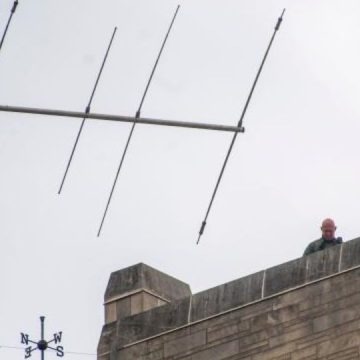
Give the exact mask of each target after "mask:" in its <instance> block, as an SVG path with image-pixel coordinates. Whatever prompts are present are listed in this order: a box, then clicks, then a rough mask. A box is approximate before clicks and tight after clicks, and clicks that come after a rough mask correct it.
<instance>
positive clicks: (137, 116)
mask: <svg viewBox="0 0 360 360" xmlns="http://www.w3.org/2000/svg"><path fill="white" fill-rule="evenodd" d="M179 9H180V5H178V6H177V8H176V11H175V14H174V16H173V18H172V20H171V23H170V26H169V29H168V31H167V33H166V36H165V38H164V41H163V43H162V45H161V48H160V51H159V54H158V56H157V58H156V61H155V64H154V66H153V69H152V71H151V74H150V77H149V80H148V82H147V84H146V87H145V90H144V93H143V96H142V98H141V101H140V104H139V108H138V110H137V111H136V114H135V121H134V123H133V125H132V127H131V130H130V133H129V136H128V139H127V141H126V144H125V148H124V151H123V153H122V156H121V160H120V163H119V166H118V169H117V172H116V175H115V179H114V182H113V186H112V188H111V191H110V195H109V198H108V201H107V204H106V207H105V211H104V214H103V217H102V219H101V223H100V227H99V231H98V234H97V236H98V237H99V236H100V233H101V229H102V227H103V225H104V221H105V218H106V214H107V212H108V209H109V205H110V202H111V199H112V196H113V193H114V190H115V186H116V183H117V180H118V178H119V174H120V170H121V168H122V165H123V163H124V159H125V156H126V153H127V150H128V148H129V144H130V141H131V138H132V136H133V133H134V129H135V126H136V124H137V121H136V120H137V119H139V118H140V113H141V109H142V106H143V104H144V101H145V98H146V95H147V92H148V90H149V87H150V84H151V80H152V78H153V76H154V73H155V70H156V68H157V65H158V63H159V60H160V57H161V54H162V52H163V50H164V47H165V44H166V41H167V39H168V37H169V34H170V31H171V29H172V26H173V24H174V21H175V18H176V15H177V13H178V11H179Z"/></svg>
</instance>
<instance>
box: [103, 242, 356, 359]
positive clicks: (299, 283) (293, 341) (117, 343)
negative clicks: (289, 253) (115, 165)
mask: <svg viewBox="0 0 360 360" xmlns="http://www.w3.org/2000/svg"><path fill="white" fill-rule="evenodd" d="M125 270H126V269H125ZM152 271H155V270H153V269H152ZM155 272H156V271H155ZM171 279H172V278H171ZM172 281H173V282H171V284H172V286H176V282H177V280H175V279H173V280H172ZM110 283H111V281H110V282H109V286H110ZM135 284H136V282H135ZM149 284H151V281H149ZM179 284H181V285H179V286H180V288H182V289H183V290H182V291H184V292H186V289H187V291H189V288H188V287H187V286H186V285H185V284H184V283H181V282H179ZM163 285H164V286H166V282H164V283H162V284H161V285H160V284H159V283H158V287H157V288H156V289H155V288H154V287H153V288H152V290H150V292H152V293H153V294H155V295H156V294H157V296H160V297H162V296H164V291H165V289H161V286H163ZM116 286H120V288H121V286H122V285H121V284H118V285H116ZM116 286H115V288H116ZM143 286H145V287H143V289H146V284H143ZM135 287H138V285H135ZM130 288H131V284H130V283H128V285H127V288H126V291H127V292H131V291H132V290H131V289H130ZM155 290H156V291H157V292H156V291H155ZM110 292H111V291H110ZM120 292H121V291H120ZM173 292H174V290H173ZM159 293H162V295H160V294H159ZM107 294H108V291H107ZM176 294H177V296H175V297H173V298H170V297H168V298H167V301H168V303H166V304H164V305H162V306H157V307H154V308H152V309H150V310H147V311H145V310H146V309H143V311H137V313H133V314H129V315H126V316H123V314H122V313H120V314H119V315H118V318H117V319H116V321H113V322H111V323H108V324H106V325H105V326H104V328H103V331H102V334H101V338H100V342H99V347H98V360H132V359H140V360H165V359H167V360H175V359H182V360H222V359H228V360H235V359H244V360H259V359H264V360H271V359H272V360H299V359H304V360H305V359H306V360H310V359H332V360H353V359H360V238H359V239H355V240H352V241H349V242H346V243H344V244H343V245H339V246H336V247H333V248H330V249H326V250H324V251H321V252H318V253H315V254H312V255H309V256H307V257H303V258H300V259H296V260H293V261H290V262H287V263H284V264H281V265H279V266H275V267H272V268H270V269H267V270H264V271H261V272H258V273H255V274H252V275H249V276H246V277H244V278H240V279H238V280H235V281H232V282H229V283H226V284H223V285H220V286H218V287H215V288H212V289H209V290H206V291H203V292H200V293H198V294H195V295H191V294H190V292H188V293H187V294H185V293H183V296H181V293H180V292H176ZM155 295H154V296H155ZM106 298H107V296H105V302H106ZM138 309H139V308H138ZM140 310H141V309H140Z"/></svg>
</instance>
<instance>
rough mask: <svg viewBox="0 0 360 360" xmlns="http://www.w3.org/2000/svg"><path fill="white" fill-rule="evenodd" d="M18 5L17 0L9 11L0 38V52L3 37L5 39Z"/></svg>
mask: <svg viewBox="0 0 360 360" xmlns="http://www.w3.org/2000/svg"><path fill="white" fill-rule="evenodd" d="M18 5H19V2H18V0H16V1H14V4H13V6H12V8H11V10H10V16H9V19H8V22H7V24H6V26H5V30H4V32H3V35H2V37H1V41H0V51H1V48H2V46H3V43H4V41H5V37H6V34H7V32H8V29H9V26H10V23H11V19H12V17H13V15H14V13H15V11H16V8H17V6H18Z"/></svg>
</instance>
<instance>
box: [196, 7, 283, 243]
mask: <svg viewBox="0 0 360 360" xmlns="http://www.w3.org/2000/svg"><path fill="white" fill-rule="evenodd" d="M284 13H285V9H284V10H283V11H282V13H281V16H280V17H279V18H278V20H277V23H276V25H275V29H274V33H273V35H272V37H271V40H270V43H269V45H268V47H267V49H266V52H265V55H264V57H263V60H262V62H261V64H260V67H259V70H258V72H257V74H256V77H255V80H254V83H253V85H252V87H251V90H250V93H249V95H248V97H247V100H246V103H245V106H244V108H243V111H242V113H241V116H240V120H239V122H238V126H239V127H242V126H243V120H244V117H245V114H246V110H247V108H248V106H249V104H250V100H251V97H252V95H253V92H254V90H255V87H256V84H257V81H258V79H259V77H260V74H261V71H262V69H263V66H264V64H265V61H266V58H267V56H268V54H269V51H270V48H271V45H272V43H273V41H274V39H275V35H276V33H277V31H278V30H279V28H280V25H281V22H282V20H283V16H284ZM237 135H238V133H237V132H236V133H234V135H233V138H232V140H231V143H230V146H229V149H228V151H227V154H226V157H225V160H224V163H223V166H222V168H221V171H220V174H219V176H218V179H217V181H216V185H215V188H214V191H213V193H212V196H211V200H210V203H209V206H208V208H207V211H206V215H205V218H204V220H203V222H202V223H201V227H200V231H199V237H198V239H197V242H196V244H199V242H200V238H201V236H202V234H203V233H204V230H205V226H206V221H207V218H208V216H209V213H210V210H211V207H212V205H213V202H214V199H215V196H216V193H217V191H218V188H219V185H220V182H221V179H222V176H223V174H224V171H225V167H226V164H227V162H228V160H229V157H230V154H231V151H232V149H233V146H234V143H235V140H236V138H237Z"/></svg>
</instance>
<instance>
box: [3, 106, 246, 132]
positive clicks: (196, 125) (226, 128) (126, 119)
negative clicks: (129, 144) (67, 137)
mask: <svg viewBox="0 0 360 360" xmlns="http://www.w3.org/2000/svg"><path fill="white" fill-rule="evenodd" d="M0 111H5V112H15V113H23V114H36V115H50V116H61V117H74V118H83V117H84V116H86V120H91V119H92V120H104V121H118V122H125V123H134V122H136V123H138V124H145V125H161V126H172V127H181V128H190V129H203V130H215V131H227V132H244V128H239V127H237V126H228V125H218V124H209V123H198V122H190V121H174V120H161V119H150V118H139V119H137V118H135V117H132V116H120V115H109V114H98V113H88V114H86V113H83V112H79V111H64V110H51V109H39V108H29V107H20V106H4V105H0Z"/></svg>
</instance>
